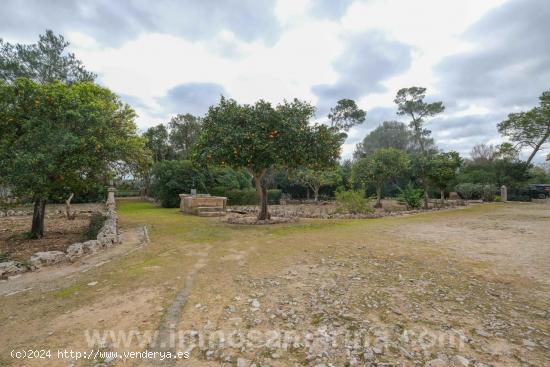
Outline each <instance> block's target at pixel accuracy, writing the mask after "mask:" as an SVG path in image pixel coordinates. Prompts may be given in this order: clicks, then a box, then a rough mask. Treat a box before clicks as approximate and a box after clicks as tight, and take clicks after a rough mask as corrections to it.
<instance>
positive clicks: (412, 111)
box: [394, 87, 445, 209]
mask: <svg viewBox="0 0 550 367" xmlns="http://www.w3.org/2000/svg"><path fill="white" fill-rule="evenodd" d="M425 97H426V88H422V87H410V88H402V89H400V90H399V91H398V92H397V95H396V97H395V100H394V102H395V103H396V104H397V114H398V115H401V116H408V117H409V118H410V119H411V120H410V122H409V126H410V127H411V129H412V130H413V134H414V139H415V141H416V143H417V144H418V146H419V147H420V155H419V156H417V157H416V160H415V162H414V163H415V164H414V166H415V167H416V168H417V169H416V172H417V174H418V176H419V178H420V179H421V181H422V185H423V186H424V208H426V209H427V208H428V190H429V185H428V182H429V180H428V177H427V175H428V171H429V168H428V165H429V161H430V157H429V155H431V154H433V153H434V151H433V150H432V149H429V147H427V146H426V141H429V140H430V139H429V137H430V134H431V131H430V130H428V129H426V128H425V127H424V126H425V123H426V121H425V119H426V118H427V117H432V116H435V115H437V114H438V113H441V112H443V111H444V110H445V107H444V106H443V103H442V102H432V103H426V102H424V98H425Z"/></svg>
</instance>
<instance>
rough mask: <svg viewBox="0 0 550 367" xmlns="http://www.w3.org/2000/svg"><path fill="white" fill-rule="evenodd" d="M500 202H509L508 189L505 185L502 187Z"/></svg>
mask: <svg viewBox="0 0 550 367" xmlns="http://www.w3.org/2000/svg"><path fill="white" fill-rule="evenodd" d="M500 201H503V202H507V201H508V189H507V188H506V186H504V185H502V186H501V187H500Z"/></svg>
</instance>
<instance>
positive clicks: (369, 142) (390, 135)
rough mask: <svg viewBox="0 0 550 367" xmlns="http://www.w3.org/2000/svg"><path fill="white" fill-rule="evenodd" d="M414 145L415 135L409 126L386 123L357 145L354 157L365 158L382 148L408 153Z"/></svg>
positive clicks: (396, 122) (393, 122)
mask: <svg viewBox="0 0 550 367" xmlns="http://www.w3.org/2000/svg"><path fill="white" fill-rule="evenodd" d="M413 145H414V141H413V134H412V132H411V130H409V129H408V128H407V125H405V124H404V123H401V122H398V121H384V122H383V123H382V125H379V126H378V127H377V128H376V129H374V130H372V131H371V132H370V133H369V134H368V135H367V136H365V138H364V139H363V141H362V142H361V143H359V144H357V146H356V147H355V152H354V153H353V157H354V158H355V159H359V158H364V157H366V156H367V155H368V154H369V153H372V152H374V151H375V150H377V149H382V148H395V149H399V150H403V151H408V150H409V149H410V148H411V147H412V146H413Z"/></svg>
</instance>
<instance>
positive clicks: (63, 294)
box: [53, 283, 82, 298]
mask: <svg viewBox="0 0 550 367" xmlns="http://www.w3.org/2000/svg"><path fill="white" fill-rule="evenodd" d="M81 290H82V285H81V284H78V283H77V284H73V285H71V286H70V287H67V288H63V289H60V290H57V291H54V292H53V296H54V297H55V298H67V297H70V296H73V295H74V294H75V293H77V292H80V291H81Z"/></svg>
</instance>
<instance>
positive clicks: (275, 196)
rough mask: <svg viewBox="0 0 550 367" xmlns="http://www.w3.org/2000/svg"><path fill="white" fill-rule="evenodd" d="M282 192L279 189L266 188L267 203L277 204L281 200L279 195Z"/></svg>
mask: <svg viewBox="0 0 550 367" xmlns="http://www.w3.org/2000/svg"><path fill="white" fill-rule="evenodd" d="M282 194H283V192H282V191H281V190H279V189H272V190H267V203H268V204H271V205H278V204H279V203H280V202H281V195H282Z"/></svg>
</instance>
